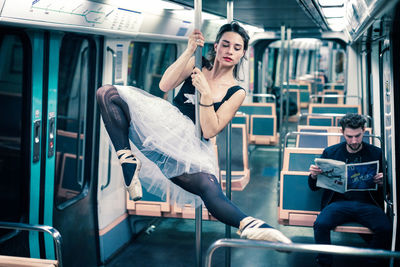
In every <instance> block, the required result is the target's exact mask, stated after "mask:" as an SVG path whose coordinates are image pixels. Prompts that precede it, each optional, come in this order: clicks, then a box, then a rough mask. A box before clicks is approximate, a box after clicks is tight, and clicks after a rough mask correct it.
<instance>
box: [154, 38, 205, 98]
mask: <svg viewBox="0 0 400 267" xmlns="http://www.w3.org/2000/svg"><path fill="white" fill-rule="evenodd" d="M203 45H204V37H203V35H202V34H201V32H200V31H199V30H194V31H193V33H192V34H191V35H190V36H189V40H188V46H187V48H186V50H185V51H184V52H183V53H182V55H180V56H179V58H178V59H177V60H176V61H175V62H174V63H173V64H172V65H171V66H169V67H168V68H167V70H166V71H165V72H164V74H163V76H162V78H161V81H160V84H159V86H160V89H161V90H162V91H164V92H168V91H169V90H171V89H173V88H175V87H177V86H178V85H179V84H181V83H182V82H183V81H184V80H185V79H186V78H187V77H189V75H190V74H191V73H192V70H193V67H194V63H195V62H194V57H193V53H194V52H195V51H196V48H197V46H203Z"/></svg>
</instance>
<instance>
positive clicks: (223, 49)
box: [214, 32, 245, 66]
mask: <svg viewBox="0 0 400 267" xmlns="http://www.w3.org/2000/svg"><path fill="white" fill-rule="evenodd" d="M214 49H215V51H216V60H217V61H219V63H220V64H222V65H228V66H235V65H236V64H238V63H239V61H240V59H241V58H242V57H243V56H244V53H245V51H244V42H243V39H242V37H241V36H240V35H239V34H237V33H235V32H225V33H224V34H223V35H222V37H221V39H220V40H219V42H218V43H215V44H214Z"/></svg>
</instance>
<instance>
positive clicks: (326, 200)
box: [308, 142, 383, 210]
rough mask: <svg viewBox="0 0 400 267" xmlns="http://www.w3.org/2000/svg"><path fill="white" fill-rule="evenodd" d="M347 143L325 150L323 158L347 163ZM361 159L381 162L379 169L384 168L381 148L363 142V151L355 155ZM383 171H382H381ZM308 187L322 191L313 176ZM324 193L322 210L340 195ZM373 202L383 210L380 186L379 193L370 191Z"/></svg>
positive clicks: (329, 191)
mask: <svg viewBox="0 0 400 267" xmlns="http://www.w3.org/2000/svg"><path fill="white" fill-rule="evenodd" d="M346 151H347V150H346V142H342V143H339V144H336V145H333V146H330V147H327V148H325V150H324V152H323V153H322V156H321V158H325V159H334V160H340V161H344V162H346V158H347V156H348V155H349V153H348V152H346ZM355 154H357V155H358V156H359V157H360V158H361V162H369V161H375V160H379V168H380V169H381V167H382V150H381V149H380V148H379V147H376V146H373V145H370V144H367V143H365V142H363V144H362V149H361V150H360V151H359V152H357V153H355ZM346 163H355V162H346ZM380 171H381V170H380ZM308 186H309V187H310V189H311V190H313V191H316V190H318V189H321V188H320V187H317V179H313V178H311V174H310V175H309V176H308ZM323 190H324V192H323V193H322V198H321V210H322V209H323V208H324V207H325V206H326V205H328V204H330V203H331V201H332V199H333V196H334V194H335V193H336V194H340V193H337V192H334V191H332V190H329V189H325V188H323ZM368 193H369V195H370V197H371V200H372V202H373V203H374V204H376V205H377V206H380V207H381V208H383V192H382V186H378V190H377V191H368Z"/></svg>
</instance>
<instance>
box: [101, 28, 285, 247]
mask: <svg viewBox="0 0 400 267" xmlns="http://www.w3.org/2000/svg"><path fill="white" fill-rule="evenodd" d="M248 42H249V36H248V35H247V33H246V31H245V30H244V29H243V28H242V27H241V26H240V25H239V24H237V23H235V22H233V23H230V24H225V25H223V26H222V27H221V28H220V30H219V32H218V34H217V38H216V41H215V43H214V50H213V53H212V55H211V57H212V58H211V59H210V60H209V61H208V60H206V59H203V67H202V70H200V69H198V68H195V67H194V66H195V62H194V57H193V53H194V52H195V50H196V48H197V46H203V45H204V37H203V35H202V33H201V32H200V31H198V30H194V31H193V33H192V34H191V35H190V36H189V40H188V46H187V48H186V50H185V51H184V52H183V54H182V55H181V56H180V57H179V58H178V59H177V60H176V61H175V62H174V63H173V64H172V65H171V66H170V67H169V68H168V69H167V70H166V71H165V73H164V75H163V77H162V79H161V81H160V84H159V85H160V89H161V90H162V91H164V92H168V91H169V90H171V89H173V88H175V87H177V86H178V85H179V84H181V83H182V82H183V85H182V87H181V89H180V91H179V93H178V95H177V96H176V97H175V99H174V101H173V105H172V104H171V103H169V102H168V101H165V100H164V99H161V98H158V97H155V96H152V95H150V94H148V93H146V92H145V91H143V90H141V89H139V88H135V87H130V86H112V85H105V86H103V87H101V88H99V89H98V91H97V101H98V103H99V106H100V112H101V115H102V117H103V121H104V125H105V127H106V130H107V132H108V134H109V136H110V139H111V142H112V144H113V145H114V148H115V150H116V152H117V155H118V158H119V160H120V163H121V166H122V170H123V174H124V179H125V184H126V188H127V190H128V192H129V195H130V198H131V199H133V200H134V201H135V200H139V199H140V198H141V197H142V185H143V186H144V187H145V188H146V190H147V191H149V192H150V193H152V194H155V195H158V196H160V197H162V198H165V197H166V194H167V192H168V194H169V197H170V199H171V201H172V202H175V203H177V204H181V205H182V204H187V203H192V204H194V205H196V203H201V201H199V200H200V199H199V197H200V198H201V200H202V201H203V202H204V204H205V206H206V207H207V209H208V210H209V211H210V213H211V214H212V215H213V216H214V217H215V218H217V219H218V220H219V221H221V222H223V223H225V224H227V225H230V226H233V227H236V228H239V231H238V233H239V234H240V235H241V237H243V238H249V239H257V240H267V241H276V242H284V243H291V241H290V239H288V238H287V237H285V236H284V235H283V234H282V233H281V232H280V231H278V230H276V229H274V228H272V227H271V226H269V225H268V224H266V223H265V222H263V221H261V220H259V219H255V218H252V217H249V216H247V215H245V214H244V213H243V212H242V211H240V210H239V209H238V208H237V207H236V206H235V205H234V204H233V203H232V202H231V201H230V200H228V199H227V198H226V197H225V195H224V193H223V192H222V190H221V186H220V184H219V183H218V181H217V179H216V174H217V169H218V168H217V167H218V166H217V161H216V158H215V155H214V148H213V145H212V143H211V142H210V141H209V139H210V138H211V137H214V136H216V135H217V134H218V133H219V132H220V131H221V130H222V129H223V128H224V127H225V126H226V125H227V124H228V122H229V121H230V120H231V119H232V117H233V116H234V115H235V113H236V111H237V110H238V108H239V107H240V105H241V104H242V102H243V100H244V98H245V90H244V89H243V88H241V87H240V86H238V85H237V80H236V79H237V78H238V66H240V63H241V61H242V59H243V57H244V55H245V53H246V50H247V47H248ZM195 88H197V90H199V92H200V95H201V96H200V102H199V104H200V107H199V109H200V113H199V117H200V122H199V123H200V126H201V131H202V138H201V139H199V138H198V137H196V134H195V122H194V121H195V103H194V95H195ZM129 140H130V141H131V143H130V142H129Z"/></svg>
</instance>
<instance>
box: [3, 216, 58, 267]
mask: <svg viewBox="0 0 400 267" xmlns="http://www.w3.org/2000/svg"><path fill="white" fill-rule="evenodd" d="M0 228H4V229H14V230H25V231H38V232H42V233H48V234H50V235H51V236H52V237H53V240H54V244H55V247H56V260H57V261H58V266H59V267H62V257H61V244H62V239H61V234H60V232H58V231H57V229H55V228H53V227H51V226H48V225H39V224H26V223H12V222H0Z"/></svg>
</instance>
